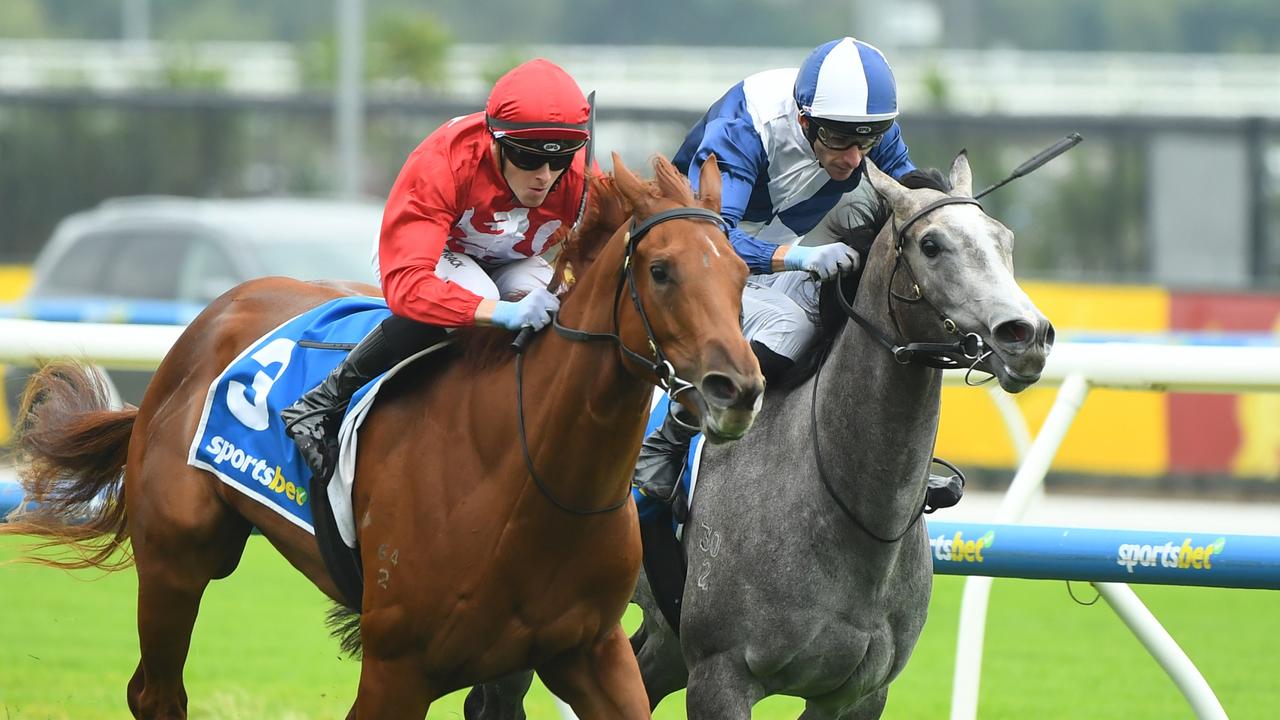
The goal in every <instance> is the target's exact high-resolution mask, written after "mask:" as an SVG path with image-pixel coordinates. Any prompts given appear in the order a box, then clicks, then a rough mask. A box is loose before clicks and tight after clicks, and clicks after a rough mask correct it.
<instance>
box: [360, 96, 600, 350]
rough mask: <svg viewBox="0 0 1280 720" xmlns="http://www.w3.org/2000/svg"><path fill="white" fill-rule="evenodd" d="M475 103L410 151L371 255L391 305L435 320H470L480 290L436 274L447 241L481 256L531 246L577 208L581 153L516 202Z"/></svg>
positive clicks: (492, 259) (552, 234) (490, 259)
mask: <svg viewBox="0 0 1280 720" xmlns="http://www.w3.org/2000/svg"><path fill="white" fill-rule="evenodd" d="M492 140H493V138H492V136H491V135H490V134H489V131H488V130H487V129H486V127H485V115H484V113H474V114H471V115H464V116H462V117H458V118H454V119H453V120H451V121H449V122H448V123H446V124H445V125H443V126H441V127H440V128H439V129H438V130H436V131H435V132H433V133H431V135H429V136H427V138H426V140H423V141H422V144H420V145H419V146H418V147H417V149H415V150H414V151H413V153H411V154H410V155H409V159H408V160H407V161H406V162H405V165H404V168H403V169H401V171H400V176H399V177H398V178H397V179H396V182H395V185H394V186H392V188H391V194H390V196H389V197H388V198H387V207H386V210H385V212H384V213H383V217H382V236H381V240H380V244H379V250H378V262H379V266H380V268H381V273H382V288H383V293H384V294H385V296H386V298H387V304H388V306H389V307H390V308H391V311H392V312H393V313H395V314H397V315H401V316H403V317H407V318H410V319H413V320H417V321H419V322H423V323H428V324H431V325H437V326H441V327H460V326H465V325H471V324H473V321H474V316H475V311H476V306H478V305H479V304H480V300H481V298H480V296H479V295H476V294H475V293H472V292H471V291H469V290H466V289H464V288H462V287H461V286H459V285H456V284H454V283H450V282H446V281H444V280H441V279H440V278H439V277H437V275H436V265H437V263H439V262H440V256H441V254H442V253H443V251H444V249H445V247H446V246H447V247H448V248H449V249H450V250H452V251H454V252H457V253H463V254H466V255H469V256H471V257H473V258H475V259H476V260H479V261H480V262H482V263H485V264H503V263H506V262H511V261H514V260H519V259H522V258H527V257H532V256H534V255H540V254H542V253H543V252H544V251H546V250H547V249H548V248H550V247H551V246H552V245H553V244H555V243H558V242H559V241H560V240H561V239H562V238H563V236H564V233H560V232H558V231H560V230H561V229H565V230H567V229H568V227H569V226H571V225H572V224H573V222H574V220H575V219H576V218H577V214H578V207H579V204H580V202H581V200H582V191H583V182H584V178H583V162H584V153H579V154H578V156H577V157H576V158H575V159H574V162H573V164H572V165H571V166H570V167H569V169H567V170H566V171H565V172H564V174H563V175H562V176H561V177H560V178H559V179H558V180H557V182H556V184H555V186H554V187H553V188H552V189H551V192H550V193H549V194H548V195H547V199H546V201H544V202H543V204H542V205H541V206H539V207H536V208H526V207H524V206H522V205H520V204H519V202H518V201H517V200H516V198H515V196H514V195H513V194H512V193H511V190H510V188H508V187H507V183H506V180H505V179H503V177H502V173H501V170H500V169H499V166H498V160H497V158H496V157H495V156H494V154H493V153H492V151H491V145H492Z"/></svg>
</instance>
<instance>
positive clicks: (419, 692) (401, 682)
mask: <svg viewBox="0 0 1280 720" xmlns="http://www.w3.org/2000/svg"><path fill="white" fill-rule="evenodd" d="M439 696H440V693H439V692H438V690H437V689H436V688H435V686H434V685H433V684H432V683H430V682H429V681H428V678H427V677H426V673H425V672H424V670H423V663H422V658H421V657H420V656H418V655H417V654H414V653H410V654H407V655H400V656H398V657H396V658H394V659H391V660H383V659H380V658H377V657H373V656H370V655H369V650H368V646H367V645H366V648H365V655H364V659H363V660H362V661H361V662H360V692H359V694H358V695H357V696H356V704H355V708H354V710H355V717H358V718H360V720H383V719H384V718H420V717H426V715H427V711H428V710H430V709H431V703H433V702H435V700H436V698H438V697H439Z"/></svg>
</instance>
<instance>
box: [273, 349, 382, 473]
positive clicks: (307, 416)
mask: <svg viewBox="0 0 1280 720" xmlns="http://www.w3.org/2000/svg"><path fill="white" fill-rule="evenodd" d="M395 361H396V358H395V356H394V354H393V353H392V352H391V345H390V344H389V343H388V342H387V338H386V335H385V334H384V333H383V330H382V325H379V326H378V327H376V328H374V329H373V332H371V333H369V334H368V335H366V336H365V338H364V339H363V340H361V341H360V344H358V345H356V346H355V347H354V348H353V349H352V350H351V352H350V353H349V354H348V355H347V357H346V358H345V359H344V360H343V361H342V363H341V364H340V365H338V367H336V368H334V369H333V371H332V372H330V373H329V376H328V377H326V378H325V379H324V382H322V383H320V384H319V385H317V386H316V387H314V388H312V389H311V390H308V391H307V393H306V394H305V395H303V396H302V397H300V398H298V401H297V402H295V403H294V404H293V405H290V406H289V407H287V408H285V409H284V410H281V411H280V417H281V419H283V420H284V428H285V432H287V433H288V434H289V437H291V438H293V442H294V444H296V445H297V446H298V450H299V452H301V453H302V459H303V460H306V462H307V465H308V466H309V467H310V468H311V472H312V473H314V477H315V479H316V481H317V482H319V483H321V484H324V483H327V481H328V479H329V476H330V474H331V473H332V472H333V469H334V467H336V466H337V462H338V426H339V424H340V423H341V421H342V413H343V411H344V410H346V408H347V403H349V402H350V401H351V396H352V395H353V394H355V392H356V391H357V390H359V389H360V388H362V387H364V385H365V384H366V383H368V382H369V381H370V380H372V379H374V378H376V377H377V376H378V375H380V374H382V373H384V372H386V371H387V370H388V369H390V368H391V366H392V365H394V364H395Z"/></svg>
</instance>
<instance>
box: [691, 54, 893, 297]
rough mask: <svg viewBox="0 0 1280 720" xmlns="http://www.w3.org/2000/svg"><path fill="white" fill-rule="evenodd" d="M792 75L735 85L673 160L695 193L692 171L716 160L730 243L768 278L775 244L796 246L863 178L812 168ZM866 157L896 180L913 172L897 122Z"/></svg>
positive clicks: (786, 71)
mask: <svg viewBox="0 0 1280 720" xmlns="http://www.w3.org/2000/svg"><path fill="white" fill-rule="evenodd" d="M798 72H799V71H798V70H797V69H795V68H783V69H779V70H767V71H765V72H762V73H757V74H755V75H752V76H751V77H748V78H747V79H746V80H743V81H742V82H740V83H738V84H737V85H735V86H733V87H732V88H731V89H730V90H729V92H727V93H725V95H724V97H722V98H720V100H718V101H717V102H716V103H715V104H714V105H712V106H711V109H710V110H708V111H707V114H706V115H704V116H703V118H702V120H700V121H699V122H698V124H697V125H695V126H694V127H693V129H692V130H691V131H689V134H688V135H687V136H686V137H685V140H684V144H682V145H681V146H680V149H679V150H678V151H677V152H676V155H675V158H674V163H675V165H676V167H677V168H679V169H680V171H681V172H683V173H685V174H686V175H688V176H689V179H690V180H691V181H692V183H693V186H694V189H695V190H696V189H697V187H698V169H699V168H700V167H702V163H703V161H705V160H706V158H707V156H708V155H710V154H712V153H714V154H715V156H716V162H717V163H718V165H719V166H720V172H721V175H722V178H723V189H722V191H721V192H722V194H721V209H720V212H721V214H722V215H723V216H724V219H725V221H726V222H727V223H728V224H729V225H730V228H731V229H730V231H729V240H730V242H731V243H732V244H733V247H734V250H736V251H737V253H738V255H740V256H741V257H742V259H743V260H745V261H746V263H747V267H749V268H750V269H751V271H752V272H756V273H767V272H771V268H770V266H771V264H772V259H773V253H774V252H775V251H776V249H777V247H778V245H789V244H794V243H795V242H798V241H799V239H800V238H801V237H803V236H804V235H805V234H806V233H808V232H809V231H811V230H813V228H814V227H815V226H817V224H818V222H819V221H820V220H822V218H823V216H825V215H826V214H827V213H828V212H829V211H830V210H831V209H832V208H833V207H835V206H836V204H837V203H838V202H839V200H840V197H841V196H842V195H844V194H845V193H846V192H849V191H850V190H853V189H854V188H856V187H857V186H858V182H859V180H860V179H861V177H862V175H863V173H864V170H863V169H861V168H859V169H858V170H857V171H856V172H854V173H853V175H851V176H850V177H849V178H848V179H847V180H843V181H837V180H833V179H831V176H830V175H828V174H827V172H826V171H825V170H823V169H822V167H821V166H820V165H818V158H817V156H816V155H815V154H814V151H813V147H812V146H810V144H809V142H808V140H806V139H805V136H804V131H803V130H802V129H801V127H800V121H799V117H798V116H799V108H798V106H797V105H796V101H795V97H794V94H793V91H794V88H795V82H796V76H797V73H798ZM890 81H891V80H890ZM862 95H863V96H864V97H865V96H866V95H867V92H866V91H865V90H863V91H862ZM846 99H847V98H846ZM870 109H872V110H874V109H875V108H870ZM869 155H870V157H871V159H872V161H874V162H875V164H876V166H877V167H879V168H880V169H881V170H883V171H884V172H886V173H888V174H889V175H891V176H893V177H895V178H897V177H901V176H902V175H904V174H906V173H907V172H909V171H911V170H914V169H915V165H913V164H912V163H911V159H910V157H909V156H908V155H907V146H906V144H905V143H904V142H903V141H902V133H901V132H900V130H899V128H898V125H897V123H894V125H893V126H892V127H891V128H890V129H889V131H888V132H886V133H885V135H884V138H883V139H882V140H881V142H880V144H879V145H877V146H876V147H875V148H874V149H872V150H871V152H870V153H869Z"/></svg>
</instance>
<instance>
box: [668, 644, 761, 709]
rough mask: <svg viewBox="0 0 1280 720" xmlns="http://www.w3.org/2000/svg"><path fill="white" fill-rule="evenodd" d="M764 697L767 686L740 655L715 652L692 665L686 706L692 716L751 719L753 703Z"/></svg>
mask: <svg viewBox="0 0 1280 720" xmlns="http://www.w3.org/2000/svg"><path fill="white" fill-rule="evenodd" d="M762 697H764V690H763V689H762V688H761V687H760V683H759V682H757V681H756V679H755V678H754V677H752V676H751V674H750V671H748V670H747V667H746V665H745V664H744V663H743V662H742V661H741V659H738V658H730V657H729V656H728V655H724V654H721V655H713V656H711V657H708V658H703V659H701V660H699V661H696V662H694V663H693V665H692V667H690V668H689V692H688V693H687V694H686V695H685V707H686V708H687V710H688V712H689V719H690V720H704V719H705V718H725V719H726V720H728V719H734V720H750V718H751V707H752V706H753V705H755V704H756V703H757V702H758V701H759V700H760V698H762Z"/></svg>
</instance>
